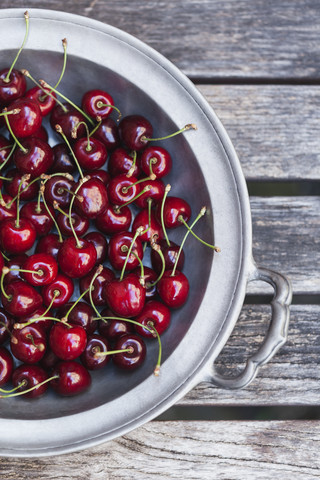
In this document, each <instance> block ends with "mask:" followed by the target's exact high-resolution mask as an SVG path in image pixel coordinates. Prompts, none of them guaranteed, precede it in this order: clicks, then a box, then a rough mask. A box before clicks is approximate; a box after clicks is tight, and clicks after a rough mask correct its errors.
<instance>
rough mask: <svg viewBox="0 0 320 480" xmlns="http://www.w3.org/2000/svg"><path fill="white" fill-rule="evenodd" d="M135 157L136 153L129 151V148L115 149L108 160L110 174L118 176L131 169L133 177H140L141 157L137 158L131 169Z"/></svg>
mask: <svg viewBox="0 0 320 480" xmlns="http://www.w3.org/2000/svg"><path fill="white" fill-rule="evenodd" d="M133 159H134V154H133V153H131V152H128V150H126V149H125V148H123V147H118V148H116V149H115V150H113V152H112V153H111V154H110V157H109V161H108V171H109V173H110V175H111V176H112V177H116V176H117V175H122V174H123V173H125V174H127V173H128V172H129V170H130V173H131V175H132V176H133V177H138V176H139V175H140V173H141V168H140V159H139V158H137V159H136V163H135V166H134V168H133V169H132V170H131V168H132V165H133ZM148 175H149V174H148Z"/></svg>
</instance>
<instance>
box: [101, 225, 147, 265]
mask: <svg viewBox="0 0 320 480" xmlns="http://www.w3.org/2000/svg"><path fill="white" fill-rule="evenodd" d="M133 238H134V234H133V233H131V232H120V233H117V234H116V235H114V236H113V237H111V238H110V241H109V246H108V258H109V261H110V263H111V265H112V267H113V268H114V269H115V270H121V269H122V267H123V265H124V263H125V261H126V258H127V255H128V249H129V248H130V245H131V243H132V241H133ZM137 257H139V258H140V259H141V260H142V258H143V245H142V242H141V240H140V238H139V237H138V238H136V239H135V242H134V244H133V247H132V250H131V253H130V255H129V258H128V261H127V264H126V270H127V271H128V270H133V269H134V268H136V267H137V266H138V265H139V260H138V259H137Z"/></svg>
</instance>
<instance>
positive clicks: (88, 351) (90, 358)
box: [80, 334, 111, 370]
mask: <svg viewBox="0 0 320 480" xmlns="http://www.w3.org/2000/svg"><path fill="white" fill-rule="evenodd" d="M110 350H111V348H110V345H109V343H108V340H107V339H106V338H104V337H102V336H101V335H97V334H94V335H90V337H88V341H87V345H86V348H85V350H84V352H83V353H82V354H81V357H80V360H81V363H82V364H83V365H84V366H85V367H86V368H87V369H88V370H99V369H100V368H102V367H104V366H105V365H106V364H107V363H108V362H109V361H110V357H111V355H103V356H102V355H99V353H102V352H108V351H110Z"/></svg>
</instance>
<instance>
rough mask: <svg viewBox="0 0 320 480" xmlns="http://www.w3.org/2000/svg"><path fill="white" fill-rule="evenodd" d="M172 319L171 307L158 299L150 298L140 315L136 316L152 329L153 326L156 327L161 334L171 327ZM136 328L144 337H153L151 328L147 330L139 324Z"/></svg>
mask: <svg viewBox="0 0 320 480" xmlns="http://www.w3.org/2000/svg"><path fill="white" fill-rule="evenodd" d="M170 319H171V313H170V309H169V308H168V307H167V306H166V305H164V304H163V303H161V302H159V301H157V300H149V301H148V302H146V304H145V306H144V307H143V310H142V312H141V313H140V315H138V317H136V318H135V320H136V321H137V322H139V323H141V324H142V325H145V326H146V327H148V328H149V329H151V330H152V329H153V328H155V329H156V330H157V332H158V333H159V335H162V333H163V332H164V331H165V330H166V329H167V328H168V327H169V325H170ZM135 329H136V331H137V333H139V335H142V336H143V337H149V338H152V337H153V335H152V333H151V332H150V331H149V330H146V329H145V328H143V327H140V326H139V325H136V326H135Z"/></svg>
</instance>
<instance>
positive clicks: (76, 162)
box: [55, 125, 84, 178]
mask: <svg viewBox="0 0 320 480" xmlns="http://www.w3.org/2000/svg"><path fill="white" fill-rule="evenodd" d="M55 129H56V131H57V132H58V133H60V135H61V136H62V138H63V140H64V141H65V142H66V144H67V146H68V148H69V150H70V153H71V155H72V158H73V160H74V162H75V164H76V166H77V169H78V170H79V173H80V177H81V178H83V177H84V175H83V172H82V170H81V167H80V165H79V162H78V159H77V157H76V156H75V154H74V151H73V150H72V148H71V145H70V142H69V140H68V139H67V137H66V136H65V134H64V133H63V131H62V128H61V126H60V125H56V126H55Z"/></svg>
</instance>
